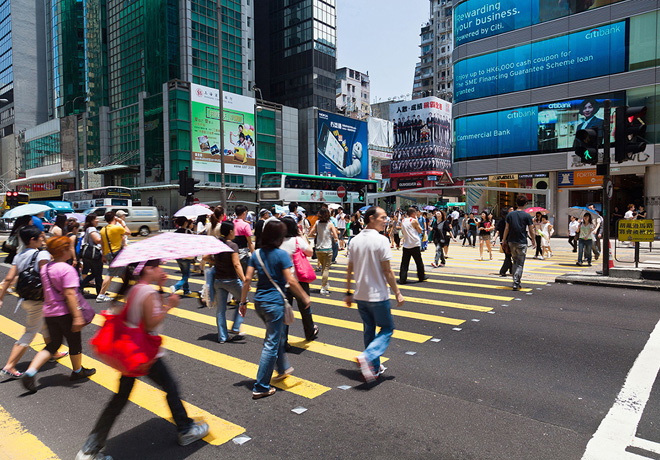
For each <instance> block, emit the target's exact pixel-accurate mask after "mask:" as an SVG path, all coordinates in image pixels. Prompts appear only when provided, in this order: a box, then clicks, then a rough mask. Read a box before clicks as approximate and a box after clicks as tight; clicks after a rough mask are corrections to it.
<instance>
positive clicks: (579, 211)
mask: <svg viewBox="0 0 660 460" xmlns="http://www.w3.org/2000/svg"><path fill="white" fill-rule="evenodd" d="M587 212H588V213H589V214H591V217H592V218H595V219H597V218H599V217H600V214H598V213H597V212H596V211H594V210H593V209H589V208H587V207H584V206H573V207H571V208H568V209H567V210H566V214H568V215H569V216H573V217H575V218H576V219H581V218H582V217H583V216H584V214H585V213H587Z"/></svg>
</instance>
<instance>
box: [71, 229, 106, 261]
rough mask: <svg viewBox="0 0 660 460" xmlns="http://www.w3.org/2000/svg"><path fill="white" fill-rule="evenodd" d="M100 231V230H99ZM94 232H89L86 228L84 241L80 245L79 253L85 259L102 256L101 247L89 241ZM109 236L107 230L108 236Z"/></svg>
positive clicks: (96, 258)
mask: <svg viewBox="0 0 660 460" xmlns="http://www.w3.org/2000/svg"><path fill="white" fill-rule="evenodd" d="M97 231H98V230H97ZM92 233H93V232H88V231H87V230H85V238H83V242H82V244H81V245H80V252H79V253H78V256H79V257H81V258H83V259H89V260H99V259H100V258H101V251H100V250H99V248H97V247H96V245H95V244H94V243H93V242H91V243H90V241H89V236H90V235H91V234H92ZM107 236H108V234H107V232H106V237H107Z"/></svg>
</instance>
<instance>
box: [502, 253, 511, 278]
mask: <svg viewBox="0 0 660 460" xmlns="http://www.w3.org/2000/svg"><path fill="white" fill-rule="evenodd" d="M506 272H509V273H511V274H513V261H512V260H511V253H510V252H508V253H507V252H505V253H504V263H503V264H502V267H501V268H500V275H505V274H506Z"/></svg>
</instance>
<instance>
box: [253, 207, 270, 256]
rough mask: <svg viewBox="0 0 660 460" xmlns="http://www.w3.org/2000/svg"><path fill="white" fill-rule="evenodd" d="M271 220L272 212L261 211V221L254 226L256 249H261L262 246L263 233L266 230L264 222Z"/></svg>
mask: <svg viewBox="0 0 660 460" xmlns="http://www.w3.org/2000/svg"><path fill="white" fill-rule="evenodd" d="M269 218H270V211H269V210H268V209H265V208H263V209H261V211H259V220H258V221H257V223H256V224H254V247H255V248H256V249H259V246H260V245H261V232H262V231H263V229H264V222H266V221H267V220H268V219H269Z"/></svg>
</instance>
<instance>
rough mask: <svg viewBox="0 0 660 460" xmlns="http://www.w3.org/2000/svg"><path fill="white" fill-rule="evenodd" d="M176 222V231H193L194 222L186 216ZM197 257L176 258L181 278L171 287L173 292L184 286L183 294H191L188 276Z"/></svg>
mask: <svg viewBox="0 0 660 460" xmlns="http://www.w3.org/2000/svg"><path fill="white" fill-rule="evenodd" d="M174 223H175V224H176V225H177V227H178V228H177V229H176V230H175V231H174V233H193V232H192V230H191V229H190V227H192V222H191V221H189V220H188V219H187V218H186V217H183V216H180V217H177V218H176V219H175V220H174ZM194 260H195V259H194V258H190V259H176V263H177V264H178V265H179V270H181V279H180V280H179V281H177V282H176V284H175V285H174V286H171V287H170V291H171V292H172V294H175V293H176V291H178V290H179V289H182V288H183V295H184V296H186V295H189V294H190V284H188V278H190V265H191V264H192V263H193V261H194Z"/></svg>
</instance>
